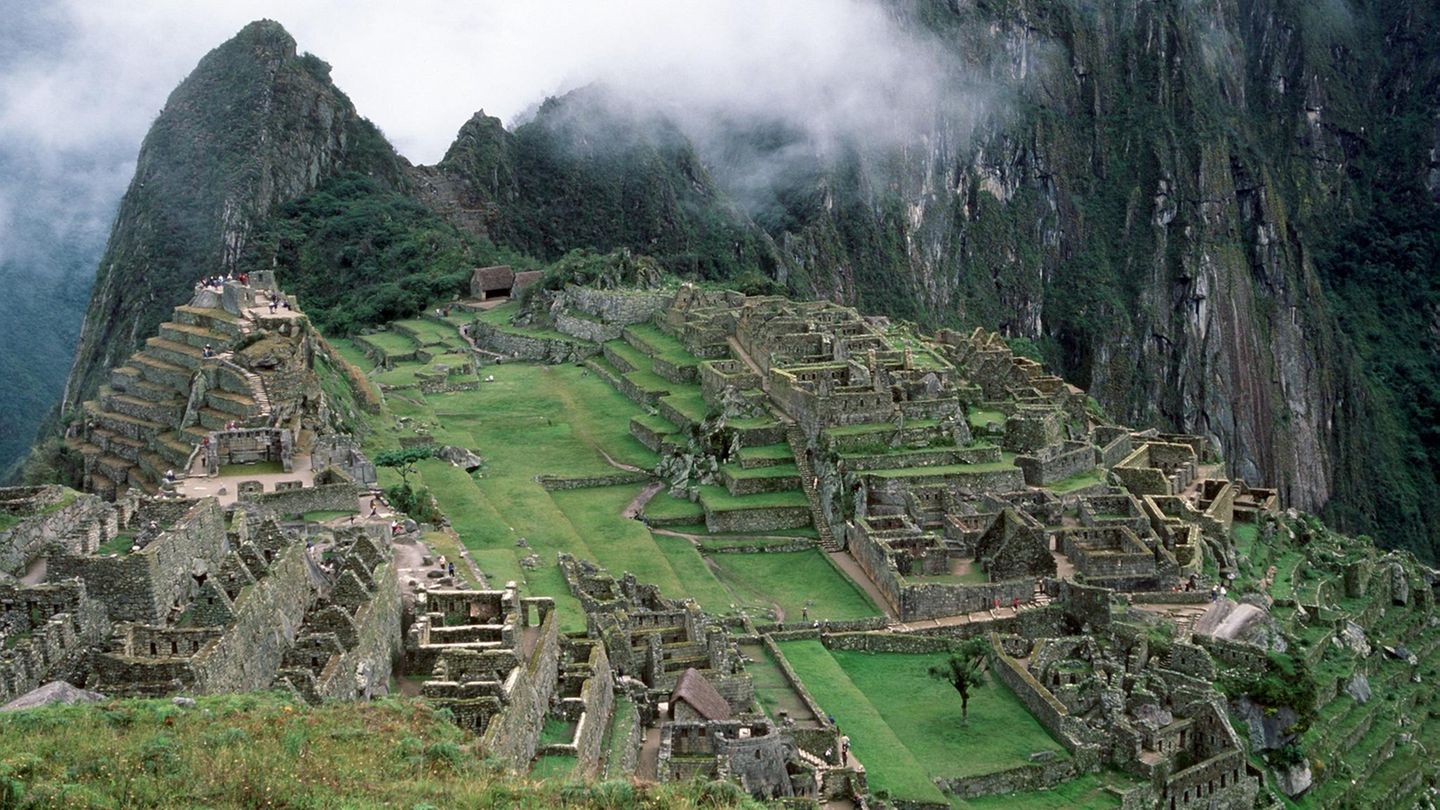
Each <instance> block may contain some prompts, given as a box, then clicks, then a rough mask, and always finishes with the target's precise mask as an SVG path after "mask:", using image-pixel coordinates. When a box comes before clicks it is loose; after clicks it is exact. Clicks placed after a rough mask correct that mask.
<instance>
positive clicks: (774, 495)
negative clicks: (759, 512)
mask: <svg viewBox="0 0 1440 810" xmlns="http://www.w3.org/2000/svg"><path fill="white" fill-rule="evenodd" d="M700 502H701V503H703V504H704V505H705V507H706V508H707V509H710V510H711V511H715V512H729V511H732V510H735V509H758V508H761V507H777V506H778V507H784V506H799V507H803V508H809V506H810V502H809V501H807V500H805V493H803V492H801V491H800V490H798V489H797V490H791V491H789V492H765V493H761V494H758V495H731V494H730V492H729V490H727V489H725V488H724V487H717V486H704V487H700Z"/></svg>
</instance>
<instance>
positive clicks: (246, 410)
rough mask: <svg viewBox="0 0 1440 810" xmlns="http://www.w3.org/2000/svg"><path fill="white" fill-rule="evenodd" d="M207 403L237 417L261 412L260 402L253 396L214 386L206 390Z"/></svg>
mask: <svg viewBox="0 0 1440 810" xmlns="http://www.w3.org/2000/svg"><path fill="white" fill-rule="evenodd" d="M205 404H206V405H208V406H210V407H211V408H214V409H215V410H217V411H223V412H225V413H228V414H230V415H231V417H232V418H236V419H248V418H250V417H252V416H254V415H256V414H257V413H259V412H260V404H259V403H258V402H256V401H255V398H254V397H253V396H248V395H246V394H236V393H233V392H231V391H221V390H217V389H213V388H212V389H210V390H209V391H206V392H205Z"/></svg>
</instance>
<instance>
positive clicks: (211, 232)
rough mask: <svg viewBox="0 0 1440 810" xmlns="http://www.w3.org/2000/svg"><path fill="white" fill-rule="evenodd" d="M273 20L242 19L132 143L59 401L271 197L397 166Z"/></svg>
mask: <svg viewBox="0 0 1440 810" xmlns="http://www.w3.org/2000/svg"><path fill="white" fill-rule="evenodd" d="M329 71H330V68H329V66H328V65H326V64H325V63H324V62H323V61H321V60H320V59H318V58H316V57H314V56H312V55H310V54H305V55H303V56H301V55H297V53H296V46H295V40H294V39H292V38H291V37H290V35H289V34H288V33H286V32H285V30H284V29H283V28H282V27H281V26H280V25H279V24H278V23H275V22H270V21H260V22H255V23H251V24H250V25H247V26H246V27H245V28H244V29H243V30H242V31H240V33H239V34H237V35H236V36H235V37H234V38H233V39H231V40H230V41H228V42H226V43H225V44H223V45H221V46H220V47H218V48H216V49H215V50H213V51H211V52H210V53H209V54H208V55H206V56H205V58H204V59H202V60H201V61H200V64H199V65H198V66H197V67H196V68H195V71H194V72H193V73H191V75H190V76H189V77H187V78H186V79H185V81H183V82H181V84H180V86H178V87H177V88H175V91H174V92H173V93H171V95H170V98H169V99H168V100H167V102H166V104H165V108H164V110H162V111H161V113H160V116H159V117H158V118H156V120H155V123H154V124H153V125H152V126H151V128H150V132H149V134H147V135H146V137H145V141H144V143H143V144H142V146H141V148H140V156H139V159H138V161H137V163H136V167H135V177H134V179H133V180H132V181H131V184H130V188H129V190H128V191H126V193H125V197H124V198H123V199H122V200H121V203H120V210H119V213H118V215H117V217H116V220H115V227H114V230H113V231H112V232H111V235H110V241H109V244H108V245H107V247H106V250H105V255H104V257H103V258H102V260H101V262H100V268H99V271H98V273H97V275H96V280H95V287H94V291H93V293H92V297H91V299H90V306H89V308H88V310H87V311H86V314H85V323H84V327H83V330H82V333H81V338H80V345H79V348H78V350H77V354H76V357H75V363H74V366H73V367H72V369H71V372H70V378H69V380H68V381H67V383H66V386H65V397H64V406H65V407H67V408H73V407H74V406H75V405H76V404H78V403H79V402H81V401H83V400H85V399H86V398H88V397H89V396H91V395H93V394H94V392H95V390H96V388H97V387H98V386H99V384H100V383H101V382H102V381H103V379H104V376H105V374H106V373H107V372H108V370H109V369H110V368H112V367H114V366H116V365H118V364H119V363H120V362H121V361H122V360H123V359H124V358H125V357H126V356H128V355H129V354H130V353H131V352H133V351H134V350H135V349H136V348H137V347H138V346H139V345H140V343H141V341H142V340H143V339H144V338H145V337H147V336H149V335H151V334H154V332H155V329H156V327H158V326H159V324H160V322H161V321H162V320H164V318H165V316H166V315H167V314H168V313H169V312H170V310H171V308H172V307H174V306H176V305H178V304H182V303H184V302H185V301H186V300H187V299H188V298H189V297H190V295H191V292H192V287H193V285H194V283H195V281H196V280H197V278H199V277H200V276H201V275H206V274H217V273H218V274H224V273H225V272H226V271H227V270H229V269H231V268H233V267H234V266H235V263H236V261H237V260H238V259H239V257H240V256H241V254H242V253H243V252H244V251H245V249H246V246H247V243H248V239H249V237H250V235H251V233H252V231H253V230H254V229H255V227H256V226H257V225H258V224H259V223H260V222H261V221H263V219H264V218H265V217H266V216H267V215H268V214H269V213H270V211H271V210H272V209H274V208H275V207H276V206H277V205H279V204H281V203H283V202H285V201H287V200H290V199H294V198H295V197H297V196H299V195H302V194H304V193H306V192H308V191H310V190H312V189H314V188H315V187H316V185H317V184H318V183H319V182H320V181H321V180H322V179H324V178H326V177H327V176H329V175H331V174H333V173H334V172H336V171H339V170H341V169H343V168H355V169H363V170H366V171H369V172H372V173H374V174H376V175H378V176H381V177H389V178H394V179H395V181H396V182H398V178H399V177H400V160H399V158H397V157H396V156H395V154H394V152H393V150H392V149H391V148H390V147H389V145H388V144H386V143H385V140H384V138H383V137H382V136H381V135H380V133H379V131H378V130H376V129H375V128H374V127H373V126H372V125H371V124H370V123H369V122H368V121H366V120H364V119H362V118H361V117H360V116H359V115H358V114H357V113H356V112H355V108H354V106H353V105H352V104H351V103H350V100H349V99H348V98H346V97H345V95H344V94H343V93H341V92H340V91H339V90H338V89H336V88H335V86H334V85H333V84H332V83H331V81H330V76H329Z"/></svg>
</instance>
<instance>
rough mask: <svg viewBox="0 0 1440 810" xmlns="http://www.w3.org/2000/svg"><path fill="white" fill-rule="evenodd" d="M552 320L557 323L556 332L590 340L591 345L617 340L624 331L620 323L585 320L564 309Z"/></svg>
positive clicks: (554, 314) (555, 314)
mask: <svg viewBox="0 0 1440 810" xmlns="http://www.w3.org/2000/svg"><path fill="white" fill-rule="evenodd" d="M551 319H552V320H554V321H555V330H556V331H558V332H560V333H561V334H564V335H569V336H570V337H574V338H579V339H581V340H588V341H590V342H591V343H604V342H605V341H607V340H615V339H616V338H618V337H620V333H621V331H622V330H623V329H624V327H623V326H622V325H621V324H618V323H605V322H604V321H598V320H595V319H593V318H583V317H580V316H577V315H573V314H571V313H569V312H567V311H565V310H563V309H561V310H559V311H557V312H554V313H552V315H551Z"/></svg>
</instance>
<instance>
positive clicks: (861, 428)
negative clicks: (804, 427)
mask: <svg viewBox="0 0 1440 810" xmlns="http://www.w3.org/2000/svg"><path fill="white" fill-rule="evenodd" d="M939 426H940V420H939V419H907V420H906V421H905V427H906V428H933V427H939ZM893 430H895V426H894V425H893V424H891V423H889V422H866V423H864V424H860V425H840V426H837V427H828V428H825V432H826V433H827V434H828V435H831V436H863V435H865V434H867V433H890V432H891V431H893Z"/></svg>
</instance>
